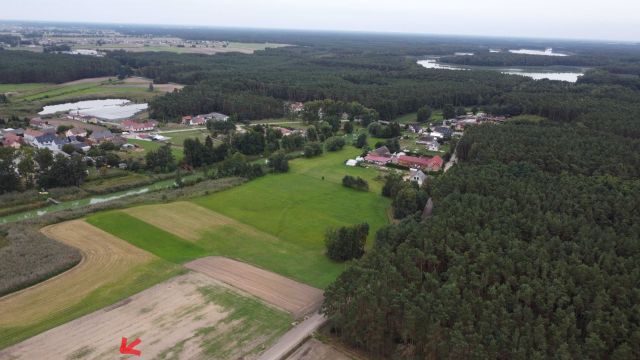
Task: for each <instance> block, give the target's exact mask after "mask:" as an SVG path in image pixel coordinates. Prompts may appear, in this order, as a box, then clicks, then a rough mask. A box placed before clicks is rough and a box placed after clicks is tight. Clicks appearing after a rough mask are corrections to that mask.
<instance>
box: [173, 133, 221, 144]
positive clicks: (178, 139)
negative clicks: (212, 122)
mask: <svg viewBox="0 0 640 360" xmlns="http://www.w3.org/2000/svg"><path fill="white" fill-rule="evenodd" d="M210 134H211V133H210V132H209V130H192V131H176V132H173V133H164V134H162V136H166V137H168V138H171V140H170V141H171V144H173V145H175V146H182V145H183V144H184V141H185V140H186V139H200V141H201V142H202V143H204V141H205V139H206V138H207V135H210ZM214 143H215V141H214Z"/></svg>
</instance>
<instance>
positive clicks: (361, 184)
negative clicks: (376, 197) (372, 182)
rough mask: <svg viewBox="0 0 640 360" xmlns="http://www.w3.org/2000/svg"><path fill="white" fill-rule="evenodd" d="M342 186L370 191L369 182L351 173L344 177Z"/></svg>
mask: <svg viewBox="0 0 640 360" xmlns="http://www.w3.org/2000/svg"><path fill="white" fill-rule="evenodd" d="M342 186H345V187H348V188H352V189H356V190H360V191H369V183H368V182H367V181H366V180H365V179H363V178H361V177H359V176H358V177H357V178H356V177H353V176H350V175H346V176H345V177H343V178H342Z"/></svg>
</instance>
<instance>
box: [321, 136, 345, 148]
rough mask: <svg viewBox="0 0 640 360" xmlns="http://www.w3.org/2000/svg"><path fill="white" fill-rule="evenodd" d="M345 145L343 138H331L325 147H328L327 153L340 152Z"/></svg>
mask: <svg viewBox="0 0 640 360" xmlns="http://www.w3.org/2000/svg"><path fill="white" fill-rule="evenodd" d="M344 145H345V142H344V139H343V138H341V137H331V138H328V139H327V141H326V142H325V146H326V147H327V151H338V150H341V149H342V148H343V147H344Z"/></svg>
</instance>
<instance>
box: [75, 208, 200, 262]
mask: <svg viewBox="0 0 640 360" xmlns="http://www.w3.org/2000/svg"><path fill="white" fill-rule="evenodd" d="M87 222H88V223H90V224H91V225H94V226H97V227H99V228H100V229H102V230H105V231H107V232H109V233H111V234H113V235H115V236H117V237H119V238H121V239H124V240H127V241H128V242H130V243H131V244H133V245H135V246H137V247H139V248H141V249H145V250H147V251H149V252H150V253H152V254H154V255H156V256H158V257H160V258H162V259H165V260H167V261H170V262H173V263H176V264H180V263H184V262H187V261H189V260H193V259H196V258H199V257H202V256H203V255H204V254H206V251H205V250H204V249H202V248H201V247H199V246H197V245H195V244H193V243H191V242H188V241H185V240H183V239H181V238H179V237H177V236H175V235H173V234H170V233H168V232H166V231H163V230H160V229H158V228H157V227H155V226H152V225H149V224H147V223H146V222H144V221H142V220H138V219H137V218H135V217H133V216H131V215H128V214H125V213H124V212H121V211H115V212H103V213H99V214H96V215H93V216H90V217H89V218H87Z"/></svg>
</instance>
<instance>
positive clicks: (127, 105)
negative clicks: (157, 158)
mask: <svg viewBox="0 0 640 360" xmlns="http://www.w3.org/2000/svg"><path fill="white" fill-rule="evenodd" d="M147 107H148V105H147V104H146V103H142V104H136V103H132V102H131V101H129V100H126V99H106V100H87V101H78V102H74V103H65V104H58V105H49V106H45V107H44V108H43V109H42V111H40V112H39V113H38V114H39V115H52V114H55V113H57V112H71V113H73V115H86V116H94V117H97V118H100V119H105V120H118V119H125V118H128V117H131V116H133V115H135V114H137V113H139V112H140V111H144V110H147Z"/></svg>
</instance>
